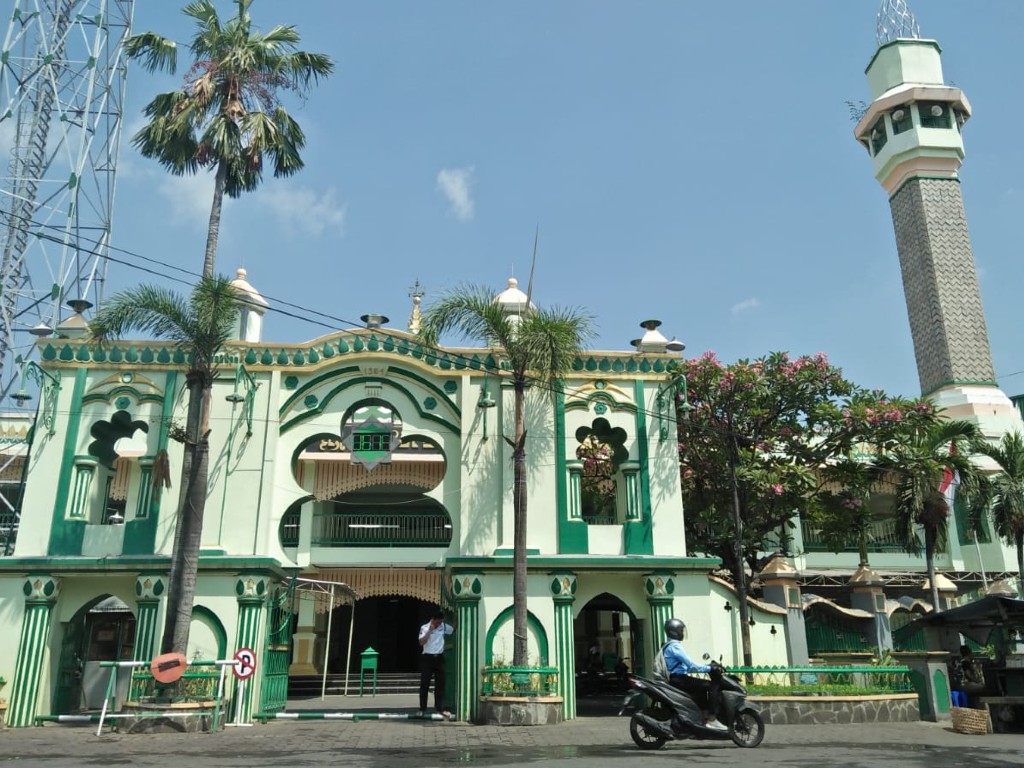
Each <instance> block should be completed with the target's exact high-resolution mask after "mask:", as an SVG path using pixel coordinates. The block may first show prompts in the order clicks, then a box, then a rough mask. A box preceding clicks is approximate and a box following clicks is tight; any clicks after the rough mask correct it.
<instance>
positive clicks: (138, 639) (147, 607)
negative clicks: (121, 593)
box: [132, 573, 167, 661]
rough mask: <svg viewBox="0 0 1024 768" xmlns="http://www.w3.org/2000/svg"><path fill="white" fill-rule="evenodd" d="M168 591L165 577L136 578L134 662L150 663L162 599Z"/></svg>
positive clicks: (143, 576)
mask: <svg viewBox="0 0 1024 768" xmlns="http://www.w3.org/2000/svg"><path fill="white" fill-rule="evenodd" d="M166 591H167V582H166V581H165V580H164V577H163V576H157V575H153V574H145V573H143V574H140V575H139V576H137V577H136V578H135V605H136V606H137V608H136V611H137V613H136V618H135V654H134V655H133V656H132V660H133V661H150V660H151V659H152V658H153V657H154V656H155V655H156V654H155V653H154V643H155V641H156V628H157V620H158V618H159V614H160V598H161V597H163V595H164V593H165V592H166Z"/></svg>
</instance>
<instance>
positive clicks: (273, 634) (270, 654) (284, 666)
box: [260, 578, 295, 712]
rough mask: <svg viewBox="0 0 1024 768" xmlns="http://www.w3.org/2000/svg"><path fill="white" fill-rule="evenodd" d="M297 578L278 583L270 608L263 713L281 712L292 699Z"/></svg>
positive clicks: (271, 597)
mask: <svg viewBox="0 0 1024 768" xmlns="http://www.w3.org/2000/svg"><path fill="white" fill-rule="evenodd" d="M294 596H295V579H294V578H293V579H292V580H291V581H290V582H289V583H288V586H287V587H286V586H283V585H278V587H277V589H276V591H275V592H274V593H273V594H272V595H271V596H270V602H269V604H268V607H267V650H266V654H265V655H264V657H263V688H262V691H261V695H260V711H261V712H280V711H282V710H283V709H284V708H285V704H287V702H288V665H289V664H291V657H292V617H293V614H292V599H293V597H294Z"/></svg>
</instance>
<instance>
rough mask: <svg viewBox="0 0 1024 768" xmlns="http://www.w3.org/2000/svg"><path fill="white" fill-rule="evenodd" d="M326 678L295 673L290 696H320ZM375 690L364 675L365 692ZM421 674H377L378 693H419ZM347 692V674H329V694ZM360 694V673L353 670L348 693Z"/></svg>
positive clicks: (338, 694) (289, 686)
mask: <svg viewBox="0 0 1024 768" xmlns="http://www.w3.org/2000/svg"><path fill="white" fill-rule="evenodd" d="M323 683H324V680H323V677H321V676H320V675H295V676H294V677H289V678H288V698H289V699H304V698H311V697H313V696H319V695H320V691H321V688H322V686H323ZM372 690H373V682H372V680H371V679H370V676H369V675H366V676H365V677H364V683H363V693H364V695H365V694H369V693H370V692H371V691H372ZM419 690H420V676H419V674H418V673H416V672H383V673H378V674H377V694H378V695H384V694H391V693H419ZM344 692H345V675H344V674H328V675H327V690H326V691H325V694H326V695H328V696H340V695H342V694H343V693H344ZM353 693H354V694H356V695H359V673H358V672H351V673H349V677H348V695H349V696H351V695H352V694H353Z"/></svg>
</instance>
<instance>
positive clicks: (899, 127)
mask: <svg viewBox="0 0 1024 768" xmlns="http://www.w3.org/2000/svg"><path fill="white" fill-rule="evenodd" d="M889 117H890V118H891V119H892V133H893V136H898V135H899V134H901V133H903V132H905V131H909V130H910V129H911V128H913V127H914V118H913V116H912V115H911V114H910V105H909V104H904V105H902V106H899V107H896V109H894V110H893V111H892V112H890V113H889Z"/></svg>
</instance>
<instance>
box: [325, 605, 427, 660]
mask: <svg viewBox="0 0 1024 768" xmlns="http://www.w3.org/2000/svg"><path fill="white" fill-rule="evenodd" d="M436 609H437V604H436V603H431V602H429V601H427V600H421V599H419V598H416V597H407V596H404V595H383V596H380V597H368V598H365V599H363V600H359V601H358V602H357V603H356V605H355V612H356V615H355V624H354V626H353V629H352V663H351V666H350V668H349V670H350V671H351V672H354V673H355V674H357V675H358V674H359V663H360V661H359V655H360V654H361V653H362V652H363V651H365V650H366V649H367V648H373V649H374V650H375V651H377V653H378V654H380V655H379V656H378V662H377V664H378V666H377V670H378V671H379V672H405V673H412V672H417V671H419V665H420V653H421V649H420V644H419V630H420V627H421V626H422V625H424V624H426V623H427V621H428V620H429V619H430V615H431V613H433V611H434V610H436ZM351 619H352V606H350V605H342V606H339V607H337V608H335V609H334V615H333V616H332V617H331V624H332V626H333V627H336V628H337V629H336V630H335V631H332V633H331V647H330V650H329V652H328V655H327V669H328V672H330V673H335V674H338V673H342V672H344V671H345V657H346V654H347V653H348V637H349V626H350V625H351Z"/></svg>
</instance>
